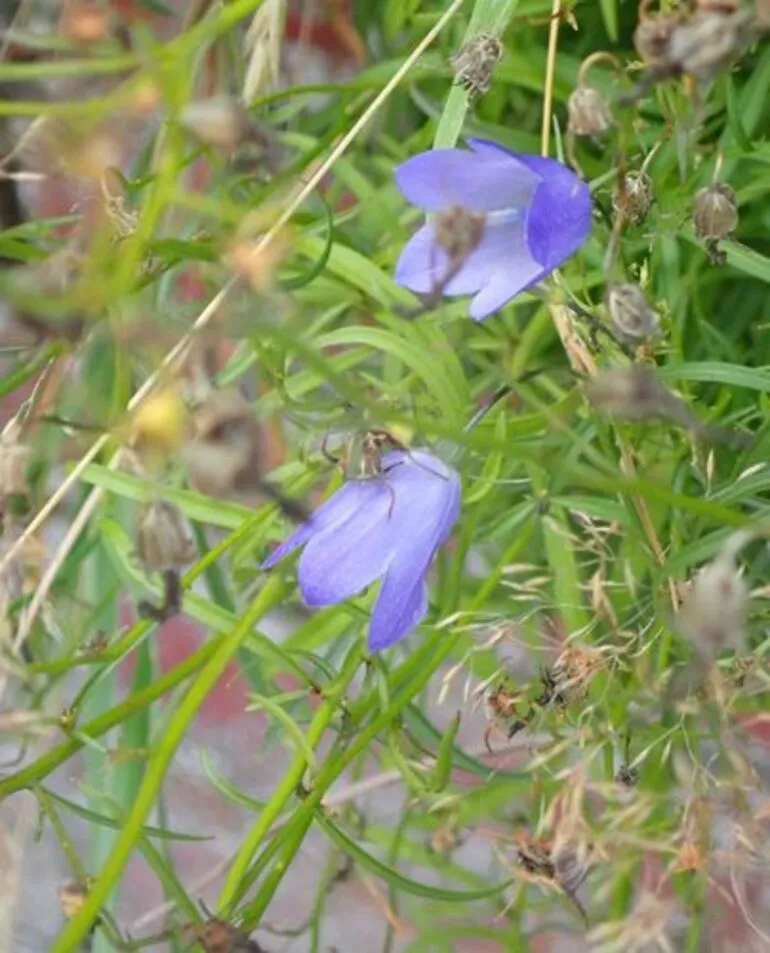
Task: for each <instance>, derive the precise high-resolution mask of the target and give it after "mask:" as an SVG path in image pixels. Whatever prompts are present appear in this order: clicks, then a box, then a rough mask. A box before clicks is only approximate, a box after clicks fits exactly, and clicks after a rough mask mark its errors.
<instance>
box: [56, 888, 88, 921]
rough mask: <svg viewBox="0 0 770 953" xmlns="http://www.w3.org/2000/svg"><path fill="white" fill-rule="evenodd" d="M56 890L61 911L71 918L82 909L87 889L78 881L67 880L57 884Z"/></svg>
mask: <svg viewBox="0 0 770 953" xmlns="http://www.w3.org/2000/svg"><path fill="white" fill-rule="evenodd" d="M58 892H59V903H60V904H61V909H62V913H63V914H64V916H65V917H66V918H67V919H68V920H71V919H72V918H73V917H74V916H77V914H78V913H80V911H81V910H82V908H83V904H84V903H85V902H86V898H87V897H88V890H87V889H86V888H85V886H84V885H83V884H82V883H80V882H79V881H77V880H68V881H67V882H66V883H63V884H59V891H58Z"/></svg>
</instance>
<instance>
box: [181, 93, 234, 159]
mask: <svg viewBox="0 0 770 953" xmlns="http://www.w3.org/2000/svg"><path fill="white" fill-rule="evenodd" d="M180 122H181V123H182V125H183V126H184V127H185V128H186V129H188V130H189V131H190V132H191V133H192V134H193V135H194V136H196V137H197V138H198V139H200V141H201V142H203V143H205V144H206V145H208V146H215V147H216V148H217V149H220V150H221V151H222V152H224V153H226V154H230V153H232V152H235V150H236V149H237V148H238V146H240V145H242V144H243V143H244V142H245V141H246V139H247V138H248V136H249V130H250V127H251V118H250V117H249V114H248V113H247V112H246V110H245V109H244V107H243V106H242V105H241V104H240V103H239V102H238V100H236V99H232V98H231V97H229V96H214V97H212V98H211V99H200V100H198V101H197V102H192V103H188V105H187V106H185V107H184V109H183V110H182V112H181V115H180Z"/></svg>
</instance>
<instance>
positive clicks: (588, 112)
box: [567, 86, 612, 136]
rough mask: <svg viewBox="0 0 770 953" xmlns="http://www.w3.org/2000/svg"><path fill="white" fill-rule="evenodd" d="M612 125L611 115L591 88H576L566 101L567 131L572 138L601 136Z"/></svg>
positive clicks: (596, 90) (602, 98) (606, 106)
mask: <svg viewBox="0 0 770 953" xmlns="http://www.w3.org/2000/svg"><path fill="white" fill-rule="evenodd" d="M611 125H612V113H611V112H610V107H609V106H608V105H607V102H606V101H605V99H604V97H603V96H602V94H601V93H600V92H599V90H598V89H594V87H593V86H578V87H577V89H575V90H574V92H573V93H572V95H571V96H570V98H569V99H568V100H567V131H568V132H570V133H571V134H572V135H573V136H601V135H603V134H604V133H605V132H606V131H607V130H608V129H609V128H610V126H611Z"/></svg>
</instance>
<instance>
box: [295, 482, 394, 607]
mask: <svg viewBox="0 0 770 953" xmlns="http://www.w3.org/2000/svg"><path fill="white" fill-rule="evenodd" d="M352 483H359V484H365V485H368V486H371V487H372V489H373V490H375V491H376V495H375V496H374V497H373V498H372V499H371V500H370V502H369V503H368V504H367V506H366V507H364V508H362V509H359V510H357V511H356V513H355V515H354V517H353V518H352V519H347V520H344V521H343V522H340V523H335V524H334V525H332V526H331V527H329V528H328V529H326V530H324V531H323V532H321V533H317V534H316V535H314V536H313V538H312V539H311V540H310V541H309V542H308V544H307V546H306V547H305V550H304V552H303V553H302V556H301V557H300V560H299V569H298V573H297V579H298V582H299V588H300V592H301V593H302V598H303V600H304V601H305V603H306V604H307V605H308V606H311V607H313V606H331V605H336V604H337V603H338V602H344V601H345V599H349V598H350V597H351V596H355V595H358V593H359V592H361V591H362V590H364V589H366V587H367V586H370V585H371V584H372V583H373V582H374V581H375V580H377V579H379V578H380V577H381V576H382V574H383V573H384V572H385V570H386V568H387V566H388V563H389V562H390V559H391V556H392V552H391V548H390V525H389V524H390V522H391V520H390V511H391V507H392V506H393V499H394V497H393V491H392V490H391V489H389V487H388V485H387V484H386V483H385V482H384V481H382V480H379V479H371V480H358V481H352ZM346 485H352V484H346Z"/></svg>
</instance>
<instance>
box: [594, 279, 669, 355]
mask: <svg viewBox="0 0 770 953" xmlns="http://www.w3.org/2000/svg"><path fill="white" fill-rule="evenodd" d="M607 310H608V312H609V315H610V322H611V324H612V329H613V331H614V332H615V333H616V334H617V335H618V337H619V338H621V339H622V340H623V341H625V342H627V343H628V344H635V343H637V342H638V341H643V340H645V339H646V338H650V337H654V336H655V335H656V334H658V332H659V331H660V325H659V324H658V314H657V312H656V311H655V310H654V309H653V308H651V307H650V305H649V304H648V303H647V299H646V298H645V296H644V292H643V291H642V289H641V288H640V287H639V286H638V285H634V284H622V285H610V286H609V288H608V289H607Z"/></svg>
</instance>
